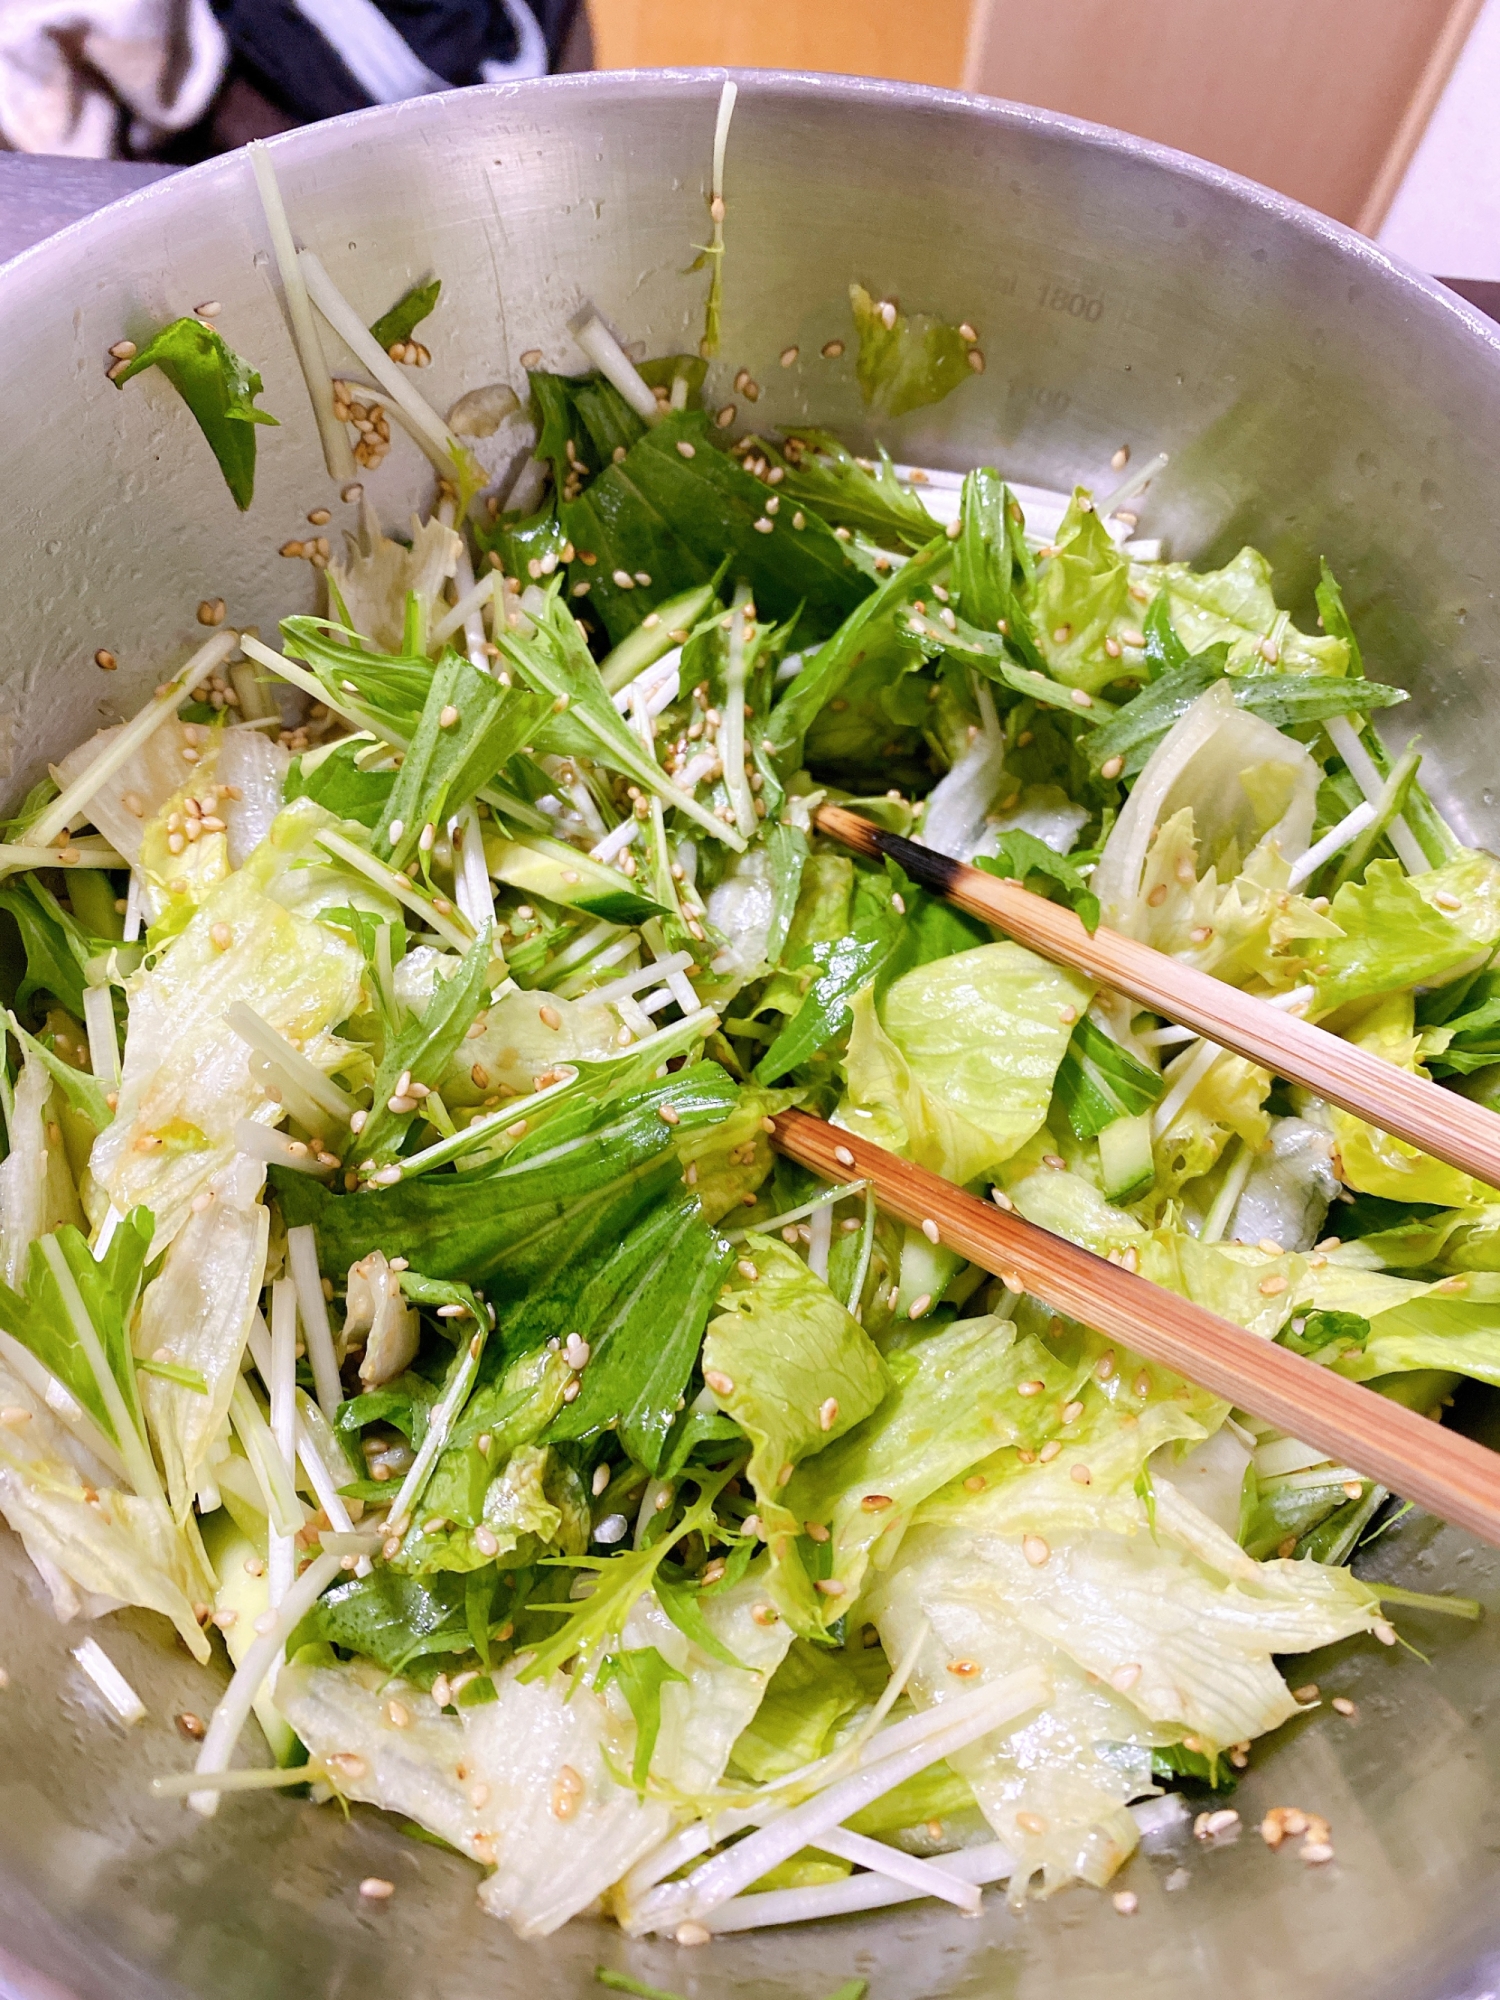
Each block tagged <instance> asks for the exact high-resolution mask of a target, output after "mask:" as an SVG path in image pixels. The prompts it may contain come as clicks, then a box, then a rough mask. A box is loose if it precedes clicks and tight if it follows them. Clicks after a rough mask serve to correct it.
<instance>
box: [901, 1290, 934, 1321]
mask: <svg viewBox="0 0 1500 2000" xmlns="http://www.w3.org/2000/svg"><path fill="white" fill-rule="evenodd" d="M931 1309H932V1294H931V1292H918V1294H917V1296H916V1297H915V1298H914V1299H913V1300H912V1302H911V1304H910V1305H909V1306H908V1307H907V1309H906V1317H907V1318H908V1319H920V1318H921V1317H922V1315H923V1314H924V1313H925V1312H930V1311H931Z"/></svg>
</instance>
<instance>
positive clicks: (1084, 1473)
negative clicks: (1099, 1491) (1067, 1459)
mask: <svg viewBox="0 0 1500 2000" xmlns="http://www.w3.org/2000/svg"><path fill="white" fill-rule="evenodd" d="M1068 1477H1069V1478H1070V1479H1071V1480H1073V1481H1074V1483H1075V1484H1076V1485H1078V1486H1091V1485H1092V1484H1093V1480H1094V1475H1093V1473H1092V1472H1090V1471H1089V1469H1088V1467H1087V1466H1086V1465H1075V1466H1072V1467H1070V1469H1069V1472H1068Z"/></svg>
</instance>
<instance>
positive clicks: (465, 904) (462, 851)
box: [448, 806, 495, 937]
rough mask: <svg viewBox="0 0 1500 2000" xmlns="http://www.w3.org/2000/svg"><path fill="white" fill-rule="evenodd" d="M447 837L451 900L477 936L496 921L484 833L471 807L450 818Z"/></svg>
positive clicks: (466, 807)
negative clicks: (450, 871)
mask: <svg viewBox="0 0 1500 2000" xmlns="http://www.w3.org/2000/svg"><path fill="white" fill-rule="evenodd" d="M448 839H449V841H450V843H451V844H452V848H453V900H454V902H455V904H456V905H457V906H458V912H459V915H460V916H462V917H463V918H464V919H465V920H466V921H467V922H468V923H471V924H472V925H473V926H474V933H475V935H476V937H477V936H478V934H479V932H480V931H482V930H483V929H484V927H485V925H486V924H492V923H493V922H494V921H495V898H494V894H493V892H492V891H491V889H490V878H489V875H488V872H487V871H486V869H485V865H484V835H483V833H482V832H481V831H480V827H479V818H478V815H477V814H476V813H475V811H474V808H473V807H472V806H465V807H464V809H463V811H462V812H461V813H458V814H457V815H455V817H454V818H452V819H450V820H449V822H448Z"/></svg>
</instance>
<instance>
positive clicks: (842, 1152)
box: [833, 1146, 854, 1167]
mask: <svg viewBox="0 0 1500 2000" xmlns="http://www.w3.org/2000/svg"><path fill="white" fill-rule="evenodd" d="M833 1157H834V1159H835V1160H837V1161H838V1163H839V1165H840V1166H841V1167H852V1166H853V1165H854V1155H853V1154H852V1153H851V1152H850V1151H849V1148H848V1147H847V1146H835V1147H834V1149H833Z"/></svg>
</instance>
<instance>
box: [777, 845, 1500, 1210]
mask: <svg viewBox="0 0 1500 2000" xmlns="http://www.w3.org/2000/svg"><path fill="white" fill-rule="evenodd" d="M817 827H818V831H819V832H820V833H826V834H827V835H829V837H830V838H831V839H834V840H839V841H842V842H843V844H844V845H845V846H846V847H852V848H853V849H854V850H855V852H856V853H858V854H864V855H868V856H870V857H871V858H872V859H879V858H880V857H882V856H885V855H889V856H890V858H891V860H893V861H895V862H897V863H898V864H899V865H900V867H902V868H903V869H904V870H905V871H906V873H907V874H908V875H909V876H910V877H911V879H912V880H913V881H914V882H916V883H918V884H919V885H920V886H921V887H922V888H924V889H928V890H930V891H931V892H932V893H933V894H934V895H936V896H941V897H943V898H944V899H945V900H946V901H948V902H950V903H954V904H956V905H957V906H958V908H959V909H961V910H968V911H970V912H971V913H972V914H973V915H974V916H976V917H982V918H983V919H984V921H985V922H986V923H991V924H997V925H999V926H1000V928H1001V929H1002V930H1004V931H1006V932H1007V933H1008V934H1009V935H1010V936H1011V937H1013V938H1015V939H1016V941H1017V942H1018V943H1020V944H1024V945H1029V946H1030V948H1031V949H1032V950H1033V951H1036V952H1040V953H1041V955H1042V957H1043V958H1050V959H1053V960H1055V961H1056V963H1057V964H1059V965H1069V966H1072V967H1073V968H1074V969H1075V970H1076V971H1078V972H1083V973H1086V974H1087V975H1088V977H1089V978H1091V979H1094V980H1097V981H1098V983H1099V984H1100V985H1101V986H1108V987H1112V988H1113V989H1114V990H1115V992H1117V993H1125V994H1128V995H1129V997H1130V998H1131V999H1132V1000H1139V1001H1140V1002H1141V1003H1142V1004H1143V1005H1144V1006H1147V1007H1149V1008H1151V1009H1152V1010H1153V1012H1155V1013H1158V1014H1163V1015H1165V1016H1166V1018H1167V1019H1168V1020H1169V1021H1177V1022H1180V1023H1181V1024H1182V1025H1183V1026H1185V1027H1189V1028H1194V1029H1196V1030H1197V1032H1198V1033H1199V1034H1200V1035H1204V1036H1206V1037H1207V1039H1208V1040H1209V1041H1211V1042H1217V1043H1218V1044H1219V1046H1220V1047H1221V1048H1225V1049H1231V1050H1233V1051H1234V1053H1235V1054H1236V1055H1241V1056H1248V1057H1249V1058H1250V1060H1251V1061H1252V1062H1256V1063H1259V1064H1261V1065H1262V1067H1263V1068H1265V1069H1269V1070H1271V1071H1272V1072H1273V1073H1274V1074H1275V1075H1277V1076H1284V1077H1289V1078H1290V1079H1291V1080H1292V1081H1293V1082H1294V1083H1301V1084H1305V1085H1306V1086H1307V1088H1308V1089H1309V1090H1313V1091H1316V1092H1317V1094H1318V1096H1319V1097H1323V1098H1326V1099H1327V1100H1328V1102H1329V1103H1330V1104H1338V1105H1341V1106H1342V1107H1343V1109H1344V1110H1345V1111H1352V1112H1353V1113H1354V1114H1355V1115H1356V1117H1359V1118H1363V1119H1365V1120H1366V1121H1367V1122H1368V1123H1369V1124H1371V1125H1375V1126H1378V1127H1379V1129H1380V1130H1381V1131H1382V1132H1389V1133H1394V1134H1395V1136H1396V1137H1397V1138H1398V1139H1405V1140H1407V1141H1408V1142H1409V1143H1410V1144H1411V1145H1413V1146H1418V1147H1420V1148H1421V1150H1422V1151H1423V1152H1424V1153H1430V1154H1431V1156H1432V1157H1433V1159H1435V1160H1443V1161H1445V1162H1446V1163H1447V1164H1448V1165H1449V1166H1450V1167H1457V1168H1459V1169H1460V1170H1461V1171H1462V1172H1464V1173H1467V1174H1473V1176H1474V1177H1475V1179H1476V1180H1480V1181H1483V1182H1484V1183H1485V1184H1486V1186H1488V1187H1494V1188H1500V1118H1497V1117H1496V1116H1495V1114H1494V1113H1493V1112H1491V1111H1486V1110H1485V1109H1484V1107H1483V1106H1482V1105H1479V1104H1475V1103H1473V1102H1472V1101H1471V1100H1470V1099H1469V1098H1467V1097H1460V1096H1458V1095H1457V1094H1456V1092H1454V1091H1451V1090H1443V1089H1440V1088H1439V1086H1438V1085H1437V1084H1435V1083H1431V1082H1429V1081H1428V1080H1427V1079H1426V1078H1425V1077H1420V1076H1413V1075H1411V1074H1410V1072H1409V1071H1407V1070H1401V1069H1397V1068H1395V1066H1394V1065H1393V1064H1391V1063H1388V1062H1382V1061H1381V1059H1380V1057H1379V1056H1374V1055H1371V1054H1370V1053H1369V1052H1368V1051H1367V1050H1365V1049H1357V1048H1355V1047H1354V1046H1353V1045H1352V1044H1351V1043H1349V1042H1344V1041H1340V1039H1339V1037H1338V1036H1337V1035H1331V1034H1329V1033H1328V1031H1327V1030H1326V1029H1324V1028H1319V1027H1315V1026H1314V1025H1313V1024H1312V1023H1311V1022H1310V1021H1302V1020H1299V1019H1298V1018H1297V1017H1296V1016H1295V1015H1293V1014H1284V1013H1282V1012H1281V1011H1280V1010H1279V1009H1278V1008H1275V1007H1271V1006H1269V1005H1268V1004H1267V1003H1266V1002H1265V1001H1264V1000H1258V999H1256V998H1255V996H1254V995H1253V994H1249V993H1241V992H1240V991H1239V990H1238V989H1237V988H1235V987H1233V986H1226V985H1225V984H1224V982H1223V980H1221V979H1215V978H1214V977H1213V976H1212V974H1210V973H1207V972H1199V971H1198V970H1197V969H1196V968H1195V967H1193V966H1190V965H1184V964H1183V963H1182V962H1181V960H1179V959H1175V958H1169V957H1168V956H1167V954H1166V953H1165V952H1160V951H1155V950H1153V949H1152V947H1151V946H1150V945H1147V944H1140V943H1138V942H1137V941H1136V940H1135V939H1134V938H1127V937H1122V936H1121V935H1120V933H1119V932H1118V931H1112V930H1109V929H1107V928H1106V927H1105V926H1104V925H1103V924H1101V925H1100V926H1099V928H1098V930H1097V931H1095V932H1094V933H1093V934H1092V935H1090V933H1089V932H1088V931H1087V930H1086V929H1085V928H1084V926H1083V924H1082V923H1081V922H1080V921H1079V919H1078V918H1077V917H1076V916H1074V914H1073V912H1072V911H1071V910H1065V909H1063V908H1062V907H1061V906H1060V905H1059V904H1057V903H1049V902H1048V901H1047V899H1046V897H1045V896H1035V895H1033V894H1032V893H1031V891H1030V890H1029V889H1019V888H1016V887H1015V886H1014V885H1012V884H1011V883H1008V882H1005V881H1002V880H1001V879H1000V878H999V877H998V876H995V875H985V874H982V873H981V872H980V870H979V869H977V868H969V867H967V866H966V865H965V864H964V863H963V862H961V861H950V860H949V859H948V857H947V855H945V854H938V853H937V852H935V851H934V849H932V848H930V847H924V846H923V845H922V844H921V842H920V841H916V840H906V839H903V837H902V836H901V835H900V834H896V833H887V832H886V831H885V830H884V829H883V828H881V827H878V826H875V825H874V824H873V823H872V822H871V821H870V820H867V819H865V818H863V817H862V816H861V815H860V814H859V813H853V812H850V811H848V810H847V808H845V807H843V806H824V807H823V808H822V809H821V811H820V812H819V813H818V815H817Z"/></svg>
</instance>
